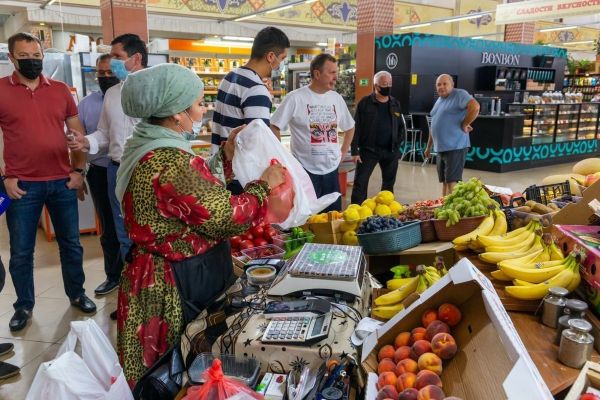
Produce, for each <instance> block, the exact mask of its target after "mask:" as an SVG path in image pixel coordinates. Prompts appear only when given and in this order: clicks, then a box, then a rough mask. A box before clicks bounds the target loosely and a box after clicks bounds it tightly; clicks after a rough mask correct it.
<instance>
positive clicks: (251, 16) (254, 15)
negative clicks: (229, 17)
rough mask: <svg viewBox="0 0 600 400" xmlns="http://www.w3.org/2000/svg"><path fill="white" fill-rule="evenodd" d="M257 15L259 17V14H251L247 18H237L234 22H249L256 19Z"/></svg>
mask: <svg viewBox="0 0 600 400" xmlns="http://www.w3.org/2000/svg"><path fill="white" fill-rule="evenodd" d="M257 15H258V14H250V15H246V16H245V17H239V18H236V19H234V21H235V22H240V21H245V20H247V19H250V18H254V17H256V16H257Z"/></svg>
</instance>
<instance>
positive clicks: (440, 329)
mask: <svg viewBox="0 0 600 400" xmlns="http://www.w3.org/2000/svg"><path fill="white" fill-rule="evenodd" d="M438 333H450V327H449V326H448V325H447V324H446V323H445V322H442V321H440V320H435V321H432V322H431V323H430V324H429V326H428V327H427V331H426V332H425V338H426V339H427V340H429V341H430V342H431V339H433V337H434V336H435V335H437V334H438Z"/></svg>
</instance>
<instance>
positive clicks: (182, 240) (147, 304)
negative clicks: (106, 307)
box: [117, 148, 269, 388]
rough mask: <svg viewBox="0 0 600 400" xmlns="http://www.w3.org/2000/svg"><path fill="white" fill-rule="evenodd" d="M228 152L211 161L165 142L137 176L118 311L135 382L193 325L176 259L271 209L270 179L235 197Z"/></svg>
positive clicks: (124, 358)
mask: <svg viewBox="0 0 600 400" xmlns="http://www.w3.org/2000/svg"><path fill="white" fill-rule="evenodd" d="M223 159H224V158H223V152H222V151H221V152H219V153H218V154H217V155H216V156H215V157H213V158H212V159H211V160H208V161H205V160H204V159H203V158H201V157H199V156H196V157H194V156H192V155H191V154H189V153H187V152H184V151H182V150H179V149H174V148H160V149H156V150H154V151H151V152H149V153H147V154H146V155H145V156H144V157H143V158H142V159H141V160H140V161H139V162H138V165H137V166H136V168H135V170H134V172H133V174H132V176H131V179H130V181H129V185H128V187H127V190H126V192H125V195H124V197H123V211H124V219H125V226H126V228H127V231H128V233H129V237H130V238H131V240H132V241H133V243H134V247H133V250H132V252H131V260H130V261H129V262H128V263H127V265H126V267H125V268H124V270H123V273H122V275H121V284H120V287H119V296H118V313H117V348H118V352H119V358H120V361H121V365H122V366H123V370H124V372H125V376H126V378H127V380H128V382H129V385H130V386H131V388H133V387H134V386H135V384H136V382H137V381H138V380H139V378H140V377H141V376H142V375H143V374H144V373H145V371H146V370H147V369H148V368H149V367H151V366H152V365H153V364H154V362H155V361H156V360H157V359H158V358H159V357H160V356H161V355H162V354H164V352H165V351H166V350H168V348H169V347H170V346H171V345H172V344H173V343H175V342H176V341H177V339H178V337H179V336H180V335H181V333H182V331H183V329H184V328H185V327H184V326H183V324H184V322H183V321H184V319H183V310H182V305H181V300H180V297H179V294H178V291H177V287H176V285H175V278H174V275H173V271H172V269H171V262H176V261H182V260H184V259H186V258H188V257H193V256H196V255H199V254H203V253H205V252H206V251H207V250H209V249H211V248H212V247H213V246H215V245H217V244H219V243H221V242H222V240H224V239H226V238H228V237H230V236H234V235H238V234H241V233H243V232H245V231H246V230H247V229H248V228H249V227H250V226H251V225H252V224H254V223H256V222H260V221H261V219H262V217H263V216H264V215H265V213H266V202H265V201H264V200H265V199H266V197H267V196H268V194H269V193H268V192H269V189H268V187H267V185H266V183H265V182H262V181H257V182H251V183H249V184H248V185H247V186H246V190H245V192H244V193H242V194H241V195H237V196H233V195H232V194H231V193H230V192H229V191H227V189H226V188H225V186H224V179H225V177H228V178H231V175H232V174H231V163H226V164H225V165H224V164H223V162H222V160H223ZM217 176H219V177H220V178H221V179H219V178H217Z"/></svg>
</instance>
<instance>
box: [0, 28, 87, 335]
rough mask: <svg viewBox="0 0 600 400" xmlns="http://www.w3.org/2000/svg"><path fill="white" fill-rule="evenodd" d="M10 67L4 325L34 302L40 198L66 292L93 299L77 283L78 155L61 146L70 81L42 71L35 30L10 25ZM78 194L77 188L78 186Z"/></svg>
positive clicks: (4, 96) (0, 103) (78, 303)
mask: <svg viewBox="0 0 600 400" xmlns="http://www.w3.org/2000/svg"><path fill="white" fill-rule="evenodd" d="M8 50H9V58H10V60H11V62H12V63H13V64H14V66H15V72H14V73H13V74H12V75H11V76H8V77H6V78H2V79H0V128H1V129H2V132H3V140H4V162H5V171H3V176H2V181H3V186H4V187H3V188H0V190H2V189H4V190H3V191H5V192H6V193H7V194H8V196H9V197H10V198H11V199H12V203H11V205H10V206H9V208H8V210H7V212H6V222H7V225H8V233H9V236H10V263H9V271H10V274H11V277H12V281H13V284H14V285H15V290H16V292H17V301H16V302H15V303H14V305H13V306H14V308H15V314H14V315H13V317H12V318H11V320H10V323H9V327H10V330H11V331H18V330H21V329H23V328H24V327H25V325H26V324H27V321H28V320H29V318H30V317H31V311H32V310H33V306H34V304H35V296H34V287H33V252H34V247H35V238H36V232H37V226H38V222H39V220H40V215H41V212H42V208H43V206H44V205H45V206H46V207H47V209H48V212H49V213H50V218H51V219H52V224H53V225H54V230H55V233H56V241H57V242H58V246H59V250H60V262H61V267H62V276H63V282H64V287H65V292H66V294H67V296H68V297H69V299H70V300H71V304H72V305H73V306H75V307H78V308H79V309H80V310H81V311H83V312H85V313H93V312H95V311H96V305H95V304H94V302H93V301H91V300H90V299H89V298H88V297H87V296H86V295H85V290H84V288H83V283H84V281H85V275H84V273H83V249H82V247H81V244H80V243H79V214H78V211H77V194H78V190H80V189H82V187H83V178H84V176H85V170H84V169H83V168H84V167H85V155H84V154H83V153H81V152H76V151H74V152H71V153H70V154H69V151H68V147H67V138H66V136H65V132H64V125H65V124H66V125H67V127H68V128H69V129H77V130H82V127H81V123H80V122H79V118H78V117H77V115H78V112H77V106H76V105H75V101H74V100H73V96H72V95H71V92H70V90H69V88H68V87H67V86H66V85H65V84H64V83H62V82H58V81H54V80H52V79H48V78H46V77H45V76H44V75H42V68H43V58H44V53H43V50H42V44H41V42H40V41H39V39H38V38H36V37H35V36H33V35H31V34H29V33H17V34H15V35H13V36H11V37H10V38H9V39H8ZM81 194H82V195H83V192H81Z"/></svg>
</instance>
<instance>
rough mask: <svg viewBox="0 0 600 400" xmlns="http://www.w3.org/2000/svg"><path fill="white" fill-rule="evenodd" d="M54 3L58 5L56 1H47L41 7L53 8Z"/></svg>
mask: <svg viewBox="0 0 600 400" xmlns="http://www.w3.org/2000/svg"><path fill="white" fill-rule="evenodd" d="M54 3H56V0H48V1H46V2H45V3H44V4H42V5H41V6H40V8H42V9H44V8H46V7H48V6H51V5H52V4H54Z"/></svg>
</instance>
